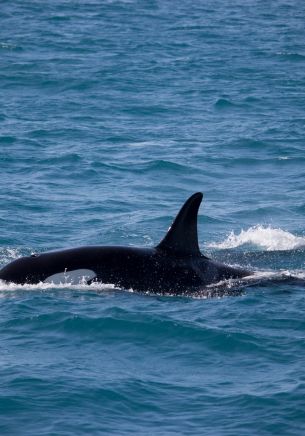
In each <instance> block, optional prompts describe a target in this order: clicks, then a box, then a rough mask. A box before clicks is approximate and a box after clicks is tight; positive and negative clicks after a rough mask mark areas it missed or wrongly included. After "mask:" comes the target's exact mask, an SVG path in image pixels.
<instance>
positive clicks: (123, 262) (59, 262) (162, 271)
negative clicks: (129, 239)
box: [0, 192, 252, 294]
mask: <svg viewBox="0 0 305 436" xmlns="http://www.w3.org/2000/svg"><path fill="white" fill-rule="evenodd" d="M201 201H202V193H201V192H197V193H195V194H193V195H192V196H191V197H190V198H189V199H188V200H187V201H186V202H185V204H184V205H183V206H182V208H181V210H180V211H179V213H178V215H177V217H176V218H175V220H174V222H173V223H172V225H171V227H170V228H169V230H168V232H167V234H166V235H165V237H164V239H163V240H162V241H161V242H160V243H159V244H158V245H157V246H156V247H153V248H135V247H128V246H127V247H122V246H86V247H79V248H72V249H66V250H60V251H50V252H45V253H41V254H32V255H31V256H26V257H22V258H19V259H16V260H14V261H13V262H11V263H9V264H8V265H6V266H4V267H3V268H2V269H1V270H0V279H1V280H3V281H5V282H14V283H16V284H27V283H29V284H37V283H40V282H47V283H54V284H60V283H72V284H76V283H80V282H83V283H84V282H85V283H88V284H90V283H92V282H94V281H96V282H101V283H107V284H108V283H109V284H110V283H111V284H114V285H115V286H116V287H119V288H124V289H133V290H135V291H140V292H152V293H161V294H165V293H172V294H182V293H192V292H197V291H198V290H200V289H202V288H204V287H206V286H208V285H211V284H214V283H218V282H220V281H223V280H227V279H239V278H243V277H246V276H249V275H251V274H252V273H251V272H250V271H247V270H244V269H241V268H234V267H231V266H229V265H226V264H222V263H219V262H215V261H213V260H212V259H209V258H208V257H206V256H204V255H203V254H202V253H201V252H200V250H199V245H198V232H197V218H198V210H199V206H200V203H201Z"/></svg>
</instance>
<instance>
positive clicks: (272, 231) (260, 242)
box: [208, 225, 305, 251]
mask: <svg viewBox="0 0 305 436" xmlns="http://www.w3.org/2000/svg"><path fill="white" fill-rule="evenodd" d="M244 245H253V246H255V247H258V248H261V249H264V250H267V251H278V250H295V249H298V248H302V247H305V238H304V237H301V236H295V235H293V234H292V233H290V232H287V231H285V230H282V229H277V228H272V227H270V226H262V225H256V226H253V227H250V228H249V229H248V230H241V232H240V233H239V234H236V233H235V232H234V231H232V232H231V233H230V234H229V236H228V237H227V238H226V239H225V240H224V241H222V242H217V243H215V242H212V243H210V244H209V245H208V248H217V249H230V248H238V247H241V246H244Z"/></svg>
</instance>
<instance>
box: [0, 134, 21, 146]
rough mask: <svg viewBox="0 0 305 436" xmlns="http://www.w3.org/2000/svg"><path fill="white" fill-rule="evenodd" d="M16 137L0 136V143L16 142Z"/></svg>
mask: <svg viewBox="0 0 305 436" xmlns="http://www.w3.org/2000/svg"><path fill="white" fill-rule="evenodd" d="M16 140H17V138H16V137H15V136H0V144H4V145H6V144H8V145H9V144H13V143H14V142H16Z"/></svg>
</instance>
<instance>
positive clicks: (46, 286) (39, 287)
mask: <svg viewBox="0 0 305 436" xmlns="http://www.w3.org/2000/svg"><path fill="white" fill-rule="evenodd" d="M54 289H56V290H58V289H60V290H65V289H70V290H76V291H113V290H118V289H119V288H118V287H117V286H115V285H113V284H112V283H101V282H93V283H91V284H90V285H87V284H86V283H79V284H73V283H58V284H54V283H44V282H39V283H37V284H35V285H31V284H28V283H26V284H24V285H18V284H16V283H6V282H4V281H2V280H0V292H6V291H19V290H20V291H48V290H54Z"/></svg>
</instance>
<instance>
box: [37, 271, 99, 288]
mask: <svg viewBox="0 0 305 436" xmlns="http://www.w3.org/2000/svg"><path fill="white" fill-rule="evenodd" d="M95 277H96V273H95V272H94V271H92V270H91V269H76V270H74V271H64V272H61V273H57V274H53V275H52V276H50V277H48V278H46V279H45V280H44V281H43V283H52V284H54V285H62V284H69V285H79V284H86V283H88V282H89V281H90V280H93V279H95Z"/></svg>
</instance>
